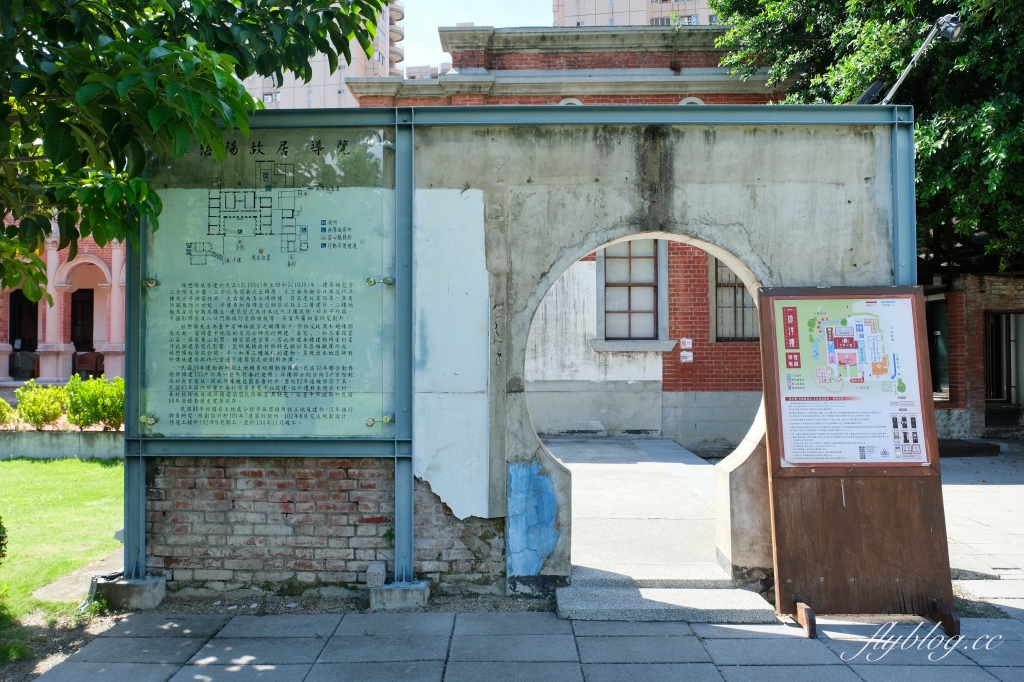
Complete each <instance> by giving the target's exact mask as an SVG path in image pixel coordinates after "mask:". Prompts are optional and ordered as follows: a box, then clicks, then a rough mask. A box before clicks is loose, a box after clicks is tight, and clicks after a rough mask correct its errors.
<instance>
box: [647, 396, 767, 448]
mask: <svg viewBox="0 0 1024 682" xmlns="http://www.w3.org/2000/svg"><path fill="white" fill-rule="evenodd" d="M662 396H663V398H662V433H663V434H664V435H665V437H666V438H671V439H672V440H674V441H675V442H677V443H679V444H680V445H682V446H683V447H684V448H690V449H693V448H700V447H709V446H720V447H722V446H728V447H733V446H735V445H736V444H737V443H739V442H740V441H742V440H743V438H744V436H745V435H746V434H747V431H748V430H749V429H750V424H751V422H753V421H754V417H755V416H756V415H757V410H758V408H759V407H760V406H761V393H760V392H757V391H716V392H711V391H708V392H668V391H666V392H665V393H663V394H662Z"/></svg>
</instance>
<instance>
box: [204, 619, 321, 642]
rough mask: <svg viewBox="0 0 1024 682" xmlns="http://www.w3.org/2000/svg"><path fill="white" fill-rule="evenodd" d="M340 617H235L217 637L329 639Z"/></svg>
mask: <svg viewBox="0 0 1024 682" xmlns="http://www.w3.org/2000/svg"><path fill="white" fill-rule="evenodd" d="M339 623H341V616H340V615H337V616H330V615H327V616H299V615H295V616H235V617H234V618H232V619H231V620H230V621H229V622H228V624H227V625H225V626H224V629H223V630H221V631H220V632H218V633H217V637H330V636H331V635H333V634H334V631H335V630H337V629H338V624H339Z"/></svg>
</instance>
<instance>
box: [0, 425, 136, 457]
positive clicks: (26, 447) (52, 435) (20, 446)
mask: <svg viewBox="0 0 1024 682" xmlns="http://www.w3.org/2000/svg"><path fill="white" fill-rule="evenodd" d="M122 457H124V432H123V431H0V459H21V458H24V459H121V458H122Z"/></svg>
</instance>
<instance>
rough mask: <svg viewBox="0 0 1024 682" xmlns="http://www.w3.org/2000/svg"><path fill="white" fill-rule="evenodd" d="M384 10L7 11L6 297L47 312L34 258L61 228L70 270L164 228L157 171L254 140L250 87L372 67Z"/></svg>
mask: <svg viewBox="0 0 1024 682" xmlns="http://www.w3.org/2000/svg"><path fill="white" fill-rule="evenodd" d="M386 2H387V0H340V1H339V0H312V1H307V2H302V3H293V4H287V5H285V4H278V3H274V2H268V1H266V0H190V1H188V2H185V1H183V0H151V1H149V2H140V3H132V2H123V1H121V0H89V1H88V2H86V1H84V0H0V65H2V68H0V158H2V159H3V163H2V170H3V174H4V177H3V182H0V213H2V216H3V218H4V219H5V221H6V222H9V223H12V224H10V225H7V226H6V227H5V229H4V230H3V232H2V233H0V284H2V286H4V287H15V286H18V285H19V284H22V281H23V280H24V286H23V288H24V291H25V295H26V296H27V297H28V298H30V299H31V300H38V299H39V298H40V296H41V295H42V290H41V289H40V285H41V284H43V283H45V280H46V278H45V269H44V268H43V265H42V262H41V260H40V259H39V258H38V256H37V255H36V253H37V252H38V251H39V250H40V249H41V247H42V243H43V240H44V239H45V237H46V236H47V235H49V234H50V233H51V230H52V228H51V225H52V224H54V223H55V224H56V231H57V232H58V233H59V235H60V246H61V248H64V247H66V246H69V247H70V249H71V251H70V257H72V258H73V257H74V255H75V253H76V250H77V240H78V239H79V238H80V237H84V236H92V237H93V238H94V239H95V240H96V242H97V243H98V244H100V245H101V246H102V245H104V244H106V243H107V242H108V241H110V240H112V239H117V240H120V241H124V240H126V239H133V238H135V237H136V235H137V234H138V229H139V225H140V222H141V221H142V220H150V221H151V222H153V224H154V225H157V216H158V215H159V214H160V211H161V205H160V200H159V198H158V197H157V195H156V193H155V192H153V191H152V190H151V188H150V186H149V184H148V182H147V179H146V169H147V166H148V165H149V163H150V161H151V160H152V159H154V158H159V157H164V156H166V157H172V158H173V157H177V156H181V155H182V154H185V153H186V152H188V150H189V147H190V145H192V144H193V141H195V142H197V143H198V144H200V145H203V146H204V147H209V149H210V151H211V152H212V154H213V155H214V156H215V157H216V158H218V159H223V158H224V157H225V155H226V154H227V151H226V148H225V144H224V140H223V136H224V134H225V131H231V130H233V129H235V128H238V129H239V130H240V131H241V132H242V133H243V134H245V135H248V121H249V112H250V111H252V110H253V109H255V108H256V107H258V106H262V104H261V103H259V102H257V101H255V100H254V99H253V98H252V97H251V96H250V95H249V94H248V93H247V92H246V91H245V88H244V87H243V85H242V83H241V80H240V79H244V78H246V77H248V76H250V75H252V74H254V73H256V74H260V75H261V76H265V77H269V76H273V77H275V78H277V79H278V81H280V79H281V77H282V74H283V73H284V72H285V71H289V72H293V73H295V74H296V75H298V76H299V77H301V78H303V79H304V80H306V81H307V82H308V81H309V79H310V78H311V77H312V66H311V64H310V59H311V58H312V57H313V56H315V55H316V54H317V53H323V54H326V55H327V58H328V62H329V66H330V69H331V71H332V72H333V71H334V70H335V69H336V68H337V66H338V63H339V57H342V58H344V59H345V61H346V62H349V61H351V59H352V53H351V46H352V44H353V43H355V44H356V45H358V46H359V48H360V49H362V50H363V51H364V52H366V54H367V55H370V54H372V49H373V38H374V36H375V34H376V29H375V25H376V21H377V17H378V15H379V13H380V11H381V9H382V8H383V6H384V5H385V4H386Z"/></svg>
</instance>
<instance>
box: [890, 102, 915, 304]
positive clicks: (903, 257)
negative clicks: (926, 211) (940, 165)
mask: <svg viewBox="0 0 1024 682" xmlns="http://www.w3.org/2000/svg"><path fill="white" fill-rule="evenodd" d="M892 116H893V125H892V269H893V284H908V285H915V284H917V205H916V204H917V202H916V201H915V199H914V197H915V194H914V180H915V174H914V109H913V107H906V106H901V107H895V108H894V111H892Z"/></svg>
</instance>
